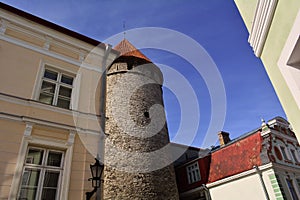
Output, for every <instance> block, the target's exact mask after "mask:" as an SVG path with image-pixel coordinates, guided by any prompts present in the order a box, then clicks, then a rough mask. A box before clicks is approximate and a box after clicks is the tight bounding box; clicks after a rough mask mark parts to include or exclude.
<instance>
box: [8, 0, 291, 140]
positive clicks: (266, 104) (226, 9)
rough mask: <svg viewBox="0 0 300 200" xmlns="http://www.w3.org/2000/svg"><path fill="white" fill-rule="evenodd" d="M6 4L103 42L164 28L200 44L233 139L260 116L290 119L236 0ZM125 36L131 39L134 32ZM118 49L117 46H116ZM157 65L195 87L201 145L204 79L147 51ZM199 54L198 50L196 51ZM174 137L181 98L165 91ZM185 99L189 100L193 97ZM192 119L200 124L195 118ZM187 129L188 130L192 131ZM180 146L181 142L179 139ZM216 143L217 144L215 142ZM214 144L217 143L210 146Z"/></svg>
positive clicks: (206, 116)
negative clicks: (214, 72)
mask: <svg viewBox="0 0 300 200" xmlns="http://www.w3.org/2000/svg"><path fill="white" fill-rule="evenodd" d="M3 2H4V3H6V4H9V5H11V6H14V7H16V8H19V9H21V10H24V11H26V12H29V13H31V14H33V15H37V16H39V17H41V18H43V19H46V20H48V21H51V22H54V23H56V24H58V25H61V26H64V27H66V28H69V29H71V30H74V31H76V32H79V33H81V34H84V35H86V36H88V37H92V38H94V39H97V40H99V41H105V40H106V39H107V38H109V37H111V36H112V35H115V34H117V33H120V32H123V22H124V21H125V22H126V29H127V30H130V29H134V28H142V27H161V28H167V29H171V30H175V31H178V32H180V33H183V34H185V35H187V36H189V37H190V38H192V39H193V40H195V41H197V42H198V43H199V44H200V45H201V46H202V47H203V48H204V49H205V50H206V52H207V53H208V54H209V55H210V57H211V58H212V59H213V61H214V63H215V64H216V66H217V68H218V70H219V72H220V74H221V77H222V79H223V82H224V86H225V91H226V102H220V103H226V109H227V110H226V117H225V123H224V127H223V128H222V130H225V131H228V132H230V134H231V138H235V137H238V136H239V135H241V134H243V133H246V132H248V131H251V130H253V129H255V128H257V127H258V126H260V124H261V122H260V118H261V117H263V118H264V119H266V120H269V119H271V118H273V117H275V116H282V117H284V118H286V116H285V114H284V112H283V110H282V108H281V105H280V103H279V101H278V99H277V97H276V94H275V92H274V89H273V87H272V85H271V83H270V81H269V78H268V76H267V74H266V72H265V69H264V67H263V65H262V63H261V61H260V60H259V59H258V58H256V57H255V56H254V54H253V52H252V49H251V48H250V46H249V44H248V42H247V39H248V32H247V30H246V28H245V26H244V24H243V21H242V19H241V16H240V15H239V12H238V10H237V8H236V6H235V4H234V2H233V0H226V1H225V0H170V1H162V0H143V1H138V0H87V1H86V0H84V1H83V0H76V1H74V0H73V1H71V0H59V1H58V0H52V1H38V0H30V1H29V0H22V1H19V0H15V1H14V0H4V1H3ZM126 37H128V38H130V31H129V32H128V33H127V35H126ZM113 45H115V44H113ZM142 51H143V52H144V54H146V55H147V57H149V58H150V59H151V60H152V61H153V62H155V63H162V64H164V65H168V66H172V67H173V68H174V69H175V70H177V71H178V72H179V73H180V74H182V75H183V76H184V77H185V78H186V79H187V80H188V81H189V82H190V84H191V85H192V87H193V89H194V91H195V93H196V96H197V99H198V103H199V108H200V122H198V120H197V121H196V122H194V123H197V124H198V125H199V129H198V131H197V135H196V137H195V141H194V142H193V145H194V146H201V145H202V141H203V138H204V136H205V134H210V135H212V137H215V139H216V141H217V133H216V132H214V133H207V129H208V124H209V122H210V120H211V100H210V94H209V91H208V89H207V85H206V83H205V81H204V80H203V77H201V75H200V74H199V73H197V71H195V69H193V66H191V64H190V63H188V62H187V60H185V59H184V58H181V57H179V56H178V55H174V54H172V53H170V52H166V51H162V50H157V49H143V50H142ZM191 53H195V52H191ZM164 97H165V106H166V110H167V120H168V127H169V132H170V136H171V139H174V135H176V132H177V130H178V127H179V123H180V120H181V117H180V116H181V112H182V111H181V110H180V106H179V102H178V100H177V99H176V94H174V93H172V92H171V91H170V90H168V89H167V88H164ZM186 101H189V99H188V97H187V98H186ZM189 120H190V121H193V120H195V118H194V117H193V116H191V119H189ZM187 131H188V130H187ZM176 142H179V143H181V142H182V141H180V140H176ZM215 144H217V143H215ZM209 145H214V143H211V144H209Z"/></svg>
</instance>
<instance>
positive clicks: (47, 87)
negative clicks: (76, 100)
mask: <svg viewBox="0 0 300 200" xmlns="http://www.w3.org/2000/svg"><path fill="white" fill-rule="evenodd" d="M54 91H55V84H54V83H50V82H47V81H43V83H42V90H41V93H48V94H54Z"/></svg>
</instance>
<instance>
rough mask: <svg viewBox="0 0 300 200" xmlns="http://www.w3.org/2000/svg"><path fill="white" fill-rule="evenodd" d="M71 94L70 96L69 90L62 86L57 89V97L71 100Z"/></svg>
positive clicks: (70, 91)
mask: <svg viewBox="0 0 300 200" xmlns="http://www.w3.org/2000/svg"><path fill="white" fill-rule="evenodd" d="M71 94H72V89H71V88H67V87H63V86H60V87H59V95H61V96H64V97H69V98H71Z"/></svg>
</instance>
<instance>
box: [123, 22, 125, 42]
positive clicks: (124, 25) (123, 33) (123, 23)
mask: <svg viewBox="0 0 300 200" xmlns="http://www.w3.org/2000/svg"><path fill="white" fill-rule="evenodd" d="M123 34H124V39H125V38H126V37H125V36H126V21H125V20H124V21H123Z"/></svg>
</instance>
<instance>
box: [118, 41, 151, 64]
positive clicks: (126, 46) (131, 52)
mask: <svg viewBox="0 0 300 200" xmlns="http://www.w3.org/2000/svg"><path fill="white" fill-rule="evenodd" d="M114 50H117V51H119V52H120V53H121V54H120V56H132V57H137V58H141V59H144V60H146V61H148V62H152V61H151V60H150V59H149V58H148V57H147V56H145V55H144V54H143V53H142V52H141V51H140V50H138V49H137V48H136V47H135V46H134V45H133V44H131V43H130V42H129V41H128V40H127V39H126V38H124V39H123V40H122V41H121V42H120V43H119V44H117V45H116V46H115V47H114Z"/></svg>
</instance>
